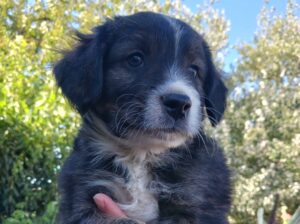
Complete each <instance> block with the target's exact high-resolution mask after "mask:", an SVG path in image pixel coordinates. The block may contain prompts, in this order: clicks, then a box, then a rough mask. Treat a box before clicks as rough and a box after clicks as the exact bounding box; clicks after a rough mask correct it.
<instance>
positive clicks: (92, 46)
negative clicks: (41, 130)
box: [54, 26, 105, 114]
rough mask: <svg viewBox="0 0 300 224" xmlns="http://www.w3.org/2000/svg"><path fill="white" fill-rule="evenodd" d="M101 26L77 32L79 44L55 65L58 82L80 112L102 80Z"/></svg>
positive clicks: (97, 94)
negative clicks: (90, 32)
mask: <svg viewBox="0 0 300 224" xmlns="http://www.w3.org/2000/svg"><path fill="white" fill-rule="evenodd" d="M104 34H105V32H104V26H99V27H96V28H95V29H93V33H92V34H88V35H85V34H81V33H79V32H78V33H77V34H76V36H77V38H78V40H79V44H78V45H77V46H76V47H75V48H74V49H73V50H71V51H69V52H66V53H65V54H64V57H63V58H62V59H61V60H60V61H58V62H57V63H56V65H55V66H54V74H55V78H56V81H57V85H58V86H59V87H60V88H61V90H62V92H63V94H64V95H65V96H66V97H67V98H68V100H69V101H70V102H71V103H72V104H73V105H74V107H75V108H76V109H77V110H78V111H79V112H80V113H81V114H83V113H85V112H86V111H87V110H88V109H89V108H90V106H92V105H93V104H94V103H95V102H96V101H97V99H98V98H99V97H100V95H101V90H102V82H103V80H102V79H103V55H104V50H105V49H104V48H105V40H104V39H105V37H104Z"/></svg>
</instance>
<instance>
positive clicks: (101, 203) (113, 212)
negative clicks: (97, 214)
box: [94, 194, 127, 218]
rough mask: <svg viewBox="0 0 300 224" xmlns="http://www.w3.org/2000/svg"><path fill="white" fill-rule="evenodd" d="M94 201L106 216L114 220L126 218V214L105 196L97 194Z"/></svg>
mask: <svg viewBox="0 0 300 224" xmlns="http://www.w3.org/2000/svg"><path fill="white" fill-rule="evenodd" d="M94 201H95V203H96V205H97V207H98V208H99V209H100V210H101V211H102V212H104V213H105V214H106V215H108V216H111V217H114V218H126V217H127V216H126V215H125V213H124V212H123V211H122V210H121V209H120V208H119V207H118V206H117V205H116V203H115V202H114V201H113V200H112V199H111V198H110V197H108V196H107V195H105V194H96V195H95V196H94Z"/></svg>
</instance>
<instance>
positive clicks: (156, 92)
mask: <svg viewBox="0 0 300 224" xmlns="http://www.w3.org/2000/svg"><path fill="white" fill-rule="evenodd" d="M79 36H80V39H81V41H80V44H79V46H77V47H76V48H75V49H74V50H73V51H71V52H69V53H68V54H66V55H65V57H64V58H63V59H62V60H61V61H60V62H59V63H58V64H57V65H56V67H55V69H54V72H55V74H56V78H57V81H58V85H59V86H60V87H61V88H62V91H63V93H64V94H65V95H66V96H67V97H68V98H69V100H70V101H71V102H72V103H73V104H74V105H75V106H76V108H77V109H78V110H79V112H80V113H81V114H82V115H83V114H84V113H86V112H87V111H91V110H92V111H94V112H95V113H96V114H97V116H98V117H99V118H101V119H102V120H103V121H104V122H105V123H106V124H107V126H108V127H109V129H110V130H111V131H112V132H113V133H114V134H115V135H117V136H119V137H122V138H127V139H129V138H131V139H132V138H137V137H138V138H139V139H148V140H149V139H153V141H161V142H165V144H166V147H175V146H178V145H180V144H182V143H183V142H184V141H185V140H186V139H187V138H188V137H193V136H195V135H197V133H198V132H199V129H200V127H201V121H202V120H203V117H204V113H205V112H204V111H205V110H204V109H205V108H206V112H207V114H208V116H209V118H210V120H211V122H212V124H213V125H215V124H217V123H218V122H219V120H220V119H221V116H222V114H223V112H224V108H225V95H226V88H225V86H224V85H223V82H222V81H221V80H220V76H219V74H218V73H217V71H216V69H215V67H214V65H213V63H212V60H211V54H210V52H209V49H208V47H207V44H206V43H205V42H204V40H203V39H202V37H201V36H200V35H199V34H198V33H196V32H195V31H194V30H193V29H192V28H191V27H190V26H188V25H187V24H185V23H183V22H182V21H179V20H176V19H173V18H170V17H167V16H163V15H160V14H154V13H138V14H135V15H132V16H126V17H117V18H115V19H114V20H110V21H107V22H106V23H105V24H104V25H102V26H99V27H96V28H95V29H94V33H93V34H91V35H79Z"/></svg>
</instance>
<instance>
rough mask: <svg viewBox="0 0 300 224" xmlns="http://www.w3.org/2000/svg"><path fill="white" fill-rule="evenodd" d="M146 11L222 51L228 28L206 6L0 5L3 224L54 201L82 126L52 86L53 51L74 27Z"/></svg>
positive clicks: (86, 1)
mask: <svg viewBox="0 0 300 224" xmlns="http://www.w3.org/2000/svg"><path fill="white" fill-rule="evenodd" d="M145 10H151V11H156V12H163V13H166V14H169V15H173V16H176V17H178V18H181V19H183V20H185V21H187V22H188V23H190V24H192V25H193V26H194V27H195V28H196V29H197V30H198V31H200V32H202V33H203V32H205V34H206V37H207V39H208V42H209V43H211V48H212V49H213V52H214V55H217V53H218V52H220V51H221V50H223V49H224V48H225V47H226V45H227V31H228V23H227V21H226V20H225V19H224V16H223V14H222V13H220V12H219V11H217V10H215V9H213V8H212V6H211V5H209V4H207V5H205V6H203V7H202V8H201V10H199V11H198V12H196V13H192V12H191V11H190V10H189V9H188V8H187V7H186V6H184V5H183V4H182V2H181V1H178V0H177V1H168V0H167V1H164V2H163V3H160V1H158V0H148V1H132V0H125V1H120V0H112V1H108V0H92V1H91V0H80V1H58V0H49V1H32V0H20V1H11V0H1V1H0V62H1V63H0V136H1V138H0V164H1V169H0V186H1V187H0V221H1V219H3V218H4V217H7V216H10V215H11V214H12V213H13V214H14V215H13V216H14V218H15V219H14V218H11V219H8V220H7V222H8V223H16V222H21V223H24V222H25V221H24V219H23V218H26V217H28V220H27V221H26V223H27V222H28V223H31V221H30V220H31V217H32V216H35V215H38V214H41V213H42V212H43V211H44V210H45V207H46V205H47V203H48V202H50V201H53V200H55V199H56V197H57V193H56V192H57V189H56V176H57V173H58V171H59V169H60V165H61V164H62V162H63V160H64V159H65V158H66V155H67V154H68V153H69V151H70V146H72V139H73V136H74V134H75V133H76V129H77V126H78V122H79V119H78V117H77V115H76V113H75V112H74V111H73V110H72V109H71V108H70V107H69V106H68V105H67V103H66V102H65V100H64V99H63V98H62V96H61V94H60V93H59V92H58V91H57V89H56V88H55V82H54V79H53V77H52V69H51V67H52V64H53V63H54V62H55V61H56V60H58V58H59V57H60V56H59V54H58V53H57V50H60V49H65V48H67V47H68V46H70V45H71V44H72V43H73V42H74V40H73V39H72V38H71V36H72V35H71V34H72V30H74V29H79V30H80V31H84V32H89V30H90V29H91V28H92V27H93V26H95V25H98V24H99V23H101V22H103V21H104V20H105V17H112V16H113V15H115V14H131V13H134V12H137V11H145ZM220 62H221V61H220ZM52 205H53V204H52V203H51V206H52ZM51 206H50V207H51ZM22 211H23V212H22ZM51 211H53V209H51ZM19 218H20V219H22V221H20V220H19ZM16 219H17V220H16ZM18 220H19V221H18ZM37 223H39V221H37Z"/></svg>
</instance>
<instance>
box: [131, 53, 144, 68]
mask: <svg viewBox="0 0 300 224" xmlns="http://www.w3.org/2000/svg"><path fill="white" fill-rule="evenodd" d="M127 62H128V64H129V65H130V66H131V67H140V66H142V65H143V64H144V57H143V54H142V53H140V52H135V53H133V54H131V55H129V56H128V58H127Z"/></svg>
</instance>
